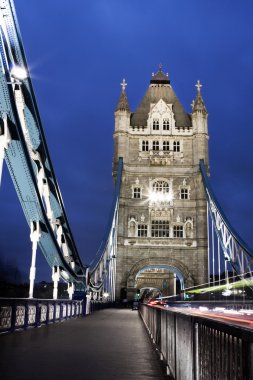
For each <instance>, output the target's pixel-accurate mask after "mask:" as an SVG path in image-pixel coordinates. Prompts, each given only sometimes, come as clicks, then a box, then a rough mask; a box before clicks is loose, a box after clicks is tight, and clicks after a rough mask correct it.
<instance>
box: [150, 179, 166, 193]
mask: <svg viewBox="0 0 253 380" xmlns="http://www.w3.org/2000/svg"><path fill="white" fill-rule="evenodd" d="M153 191H154V192H156V193H163V194H166V193H169V191H170V188H169V184H168V182H165V181H156V182H154V183H153Z"/></svg>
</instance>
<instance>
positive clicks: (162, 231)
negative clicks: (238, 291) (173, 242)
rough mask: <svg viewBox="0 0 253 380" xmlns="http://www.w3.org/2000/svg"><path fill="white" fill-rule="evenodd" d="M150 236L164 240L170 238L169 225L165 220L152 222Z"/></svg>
mask: <svg viewBox="0 0 253 380" xmlns="http://www.w3.org/2000/svg"><path fill="white" fill-rule="evenodd" d="M151 236H152V237H159V238H165V237H169V236H170V224H169V222H168V221H167V220H153V221H152V224H151Z"/></svg>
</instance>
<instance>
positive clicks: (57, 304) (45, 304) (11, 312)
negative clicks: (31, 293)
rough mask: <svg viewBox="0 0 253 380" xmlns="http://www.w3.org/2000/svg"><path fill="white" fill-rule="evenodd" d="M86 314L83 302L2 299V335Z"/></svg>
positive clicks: (0, 331) (0, 329) (0, 306)
mask: <svg viewBox="0 0 253 380" xmlns="http://www.w3.org/2000/svg"><path fill="white" fill-rule="evenodd" d="M85 314H86V308H85V304H84V302H83V301H79V300H51V299H50V300H44V299H27V298H21V299H15V298H13V299H4V298H0V333H4V332H14V331H15V330H26V329H28V328H32V327H33V328H34V327H40V326H42V325H48V324H50V323H55V322H62V321H64V320H67V319H71V318H76V317H81V316H84V315H85Z"/></svg>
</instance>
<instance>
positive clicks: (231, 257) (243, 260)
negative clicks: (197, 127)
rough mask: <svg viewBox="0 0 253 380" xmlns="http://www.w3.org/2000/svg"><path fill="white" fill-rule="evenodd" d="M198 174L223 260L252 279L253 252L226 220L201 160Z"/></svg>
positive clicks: (238, 272) (239, 272)
mask: <svg viewBox="0 0 253 380" xmlns="http://www.w3.org/2000/svg"><path fill="white" fill-rule="evenodd" d="M200 172H201V175H202V179H203V183H204V189H205V194H206V200H207V203H208V209H209V214H210V216H211V218H212V221H213V225H214V228H215V231H216V235H217V237H218V238H219V242H220V244H221V246H222V250H223V254H224V256H225V260H226V261H229V262H230V264H231V266H232V268H233V269H234V270H235V272H236V273H237V274H240V275H243V274H244V273H249V275H250V277H252V272H253V250H252V249H250V248H249V246H248V245H247V244H246V243H245V242H244V241H243V239H242V238H241V237H240V236H239V235H238V233H237V232H236V231H235V229H234V228H233V227H232V226H231V224H230V223H229V221H228V219H227V218H226V216H225V214H224V212H223V210H222V208H221V206H220V205H219V203H218V201H217V199H216V197H215V195H214V192H213V190H212V187H211V184H210V180H209V178H208V176H207V173H206V168H205V164H204V161H203V160H200Z"/></svg>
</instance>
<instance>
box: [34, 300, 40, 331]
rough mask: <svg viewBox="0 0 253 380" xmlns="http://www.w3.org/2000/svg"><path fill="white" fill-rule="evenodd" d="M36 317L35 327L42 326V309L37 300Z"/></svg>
mask: <svg viewBox="0 0 253 380" xmlns="http://www.w3.org/2000/svg"><path fill="white" fill-rule="evenodd" d="M35 307H36V315H35V327H38V326H40V319H41V308H40V303H39V301H38V300H37V301H36V305H35Z"/></svg>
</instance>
